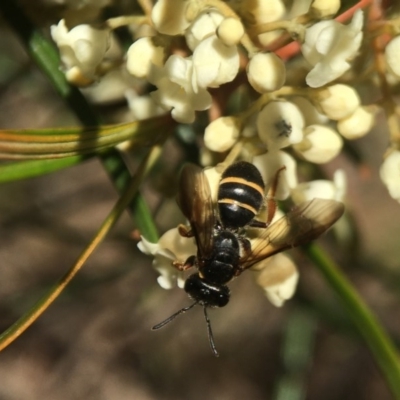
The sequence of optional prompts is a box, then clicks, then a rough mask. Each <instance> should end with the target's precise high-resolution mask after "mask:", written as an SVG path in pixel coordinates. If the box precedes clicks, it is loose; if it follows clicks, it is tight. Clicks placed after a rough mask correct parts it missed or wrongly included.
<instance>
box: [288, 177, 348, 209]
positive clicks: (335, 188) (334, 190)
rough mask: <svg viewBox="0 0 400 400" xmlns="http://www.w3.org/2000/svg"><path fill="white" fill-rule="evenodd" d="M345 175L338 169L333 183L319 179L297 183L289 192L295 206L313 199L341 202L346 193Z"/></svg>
mask: <svg viewBox="0 0 400 400" xmlns="http://www.w3.org/2000/svg"><path fill="white" fill-rule="evenodd" d="M346 183H347V181H346V175H345V173H344V171H343V170H341V169H338V170H337V171H335V173H334V175H333V181H328V180H325V179H319V180H315V181H310V182H302V183H299V184H298V185H297V186H296V187H295V188H294V189H292V192H291V198H292V200H293V202H294V203H295V204H301V203H304V202H305V201H310V200H312V199H315V198H319V199H329V200H336V201H343V199H344V196H345V193H346Z"/></svg>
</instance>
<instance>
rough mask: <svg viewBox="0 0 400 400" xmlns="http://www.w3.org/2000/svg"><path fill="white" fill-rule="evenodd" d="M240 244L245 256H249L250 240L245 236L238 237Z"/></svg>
mask: <svg viewBox="0 0 400 400" xmlns="http://www.w3.org/2000/svg"><path fill="white" fill-rule="evenodd" d="M238 239H239V241H240V244H241V245H242V248H243V251H244V256H245V257H246V256H249V255H250V253H251V243H250V240H249V239H247V238H245V237H244V236H238Z"/></svg>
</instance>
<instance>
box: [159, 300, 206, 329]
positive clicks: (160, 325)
mask: <svg viewBox="0 0 400 400" xmlns="http://www.w3.org/2000/svg"><path fill="white" fill-rule="evenodd" d="M197 303H198V301H195V302H194V303H193V304H191V305H190V306H188V307H184V308H182V309H181V310H179V311H177V312H176V313H175V314H172V315H171V316H170V317H168V318H167V319H166V320H164V321H163V322H160V323H159V324H157V325H154V326H153V327H152V328H151V330H152V331H155V330H157V329H160V328H162V327H163V326H165V325H167V324H168V323H169V322H171V321H172V320H173V319H175V318H176V317H177V316H178V315H181V314H184V313H185V312H186V311H189V310H190V309H191V308H193V307H194V306H195V305H196V304H197ZM206 319H207V317H206ZM210 331H211V328H210Z"/></svg>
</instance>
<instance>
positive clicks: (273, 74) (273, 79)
mask: <svg viewBox="0 0 400 400" xmlns="http://www.w3.org/2000/svg"><path fill="white" fill-rule="evenodd" d="M247 77H248V79H249V82H250V85H251V86H253V88H254V89H255V90H256V91H257V92H259V93H265V92H272V91H274V90H278V89H280V88H281V87H282V86H283V84H284V83H285V80H286V69H285V64H284V62H283V61H282V60H281V59H280V58H279V57H278V56H277V55H276V54H275V53H257V54H256V55H254V56H253V57H252V58H251V59H250V62H249V63H248V65H247Z"/></svg>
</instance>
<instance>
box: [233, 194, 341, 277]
mask: <svg viewBox="0 0 400 400" xmlns="http://www.w3.org/2000/svg"><path fill="white" fill-rule="evenodd" d="M343 212H344V205H343V204H342V203H340V202H338V201H335V200H326V199H313V200H311V201H308V202H305V203H302V204H300V205H299V206H298V207H296V208H295V209H293V210H292V211H290V212H289V213H288V214H286V215H285V216H284V217H282V218H280V219H279V220H278V221H276V222H275V223H273V224H272V225H270V226H269V227H268V228H266V229H265V230H264V231H263V232H262V233H261V235H259V236H258V237H257V238H256V239H254V240H252V250H251V252H250V253H249V254H246V255H245V256H243V258H242V259H241V260H240V271H239V274H240V273H241V272H242V271H244V270H245V269H247V268H250V267H251V266H252V265H254V264H256V263H257V262H259V261H261V260H263V259H265V258H267V257H270V256H272V255H274V254H276V253H279V252H281V251H284V250H287V249H289V248H291V247H296V246H300V245H303V244H306V243H309V242H310V241H312V240H314V239H316V238H317V237H318V236H320V235H321V234H322V233H324V232H325V231H326V230H327V229H328V228H330V227H331V226H332V225H333V224H334V223H335V222H336V221H337V220H338V219H339V218H340V217H341V216H342V215H343Z"/></svg>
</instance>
